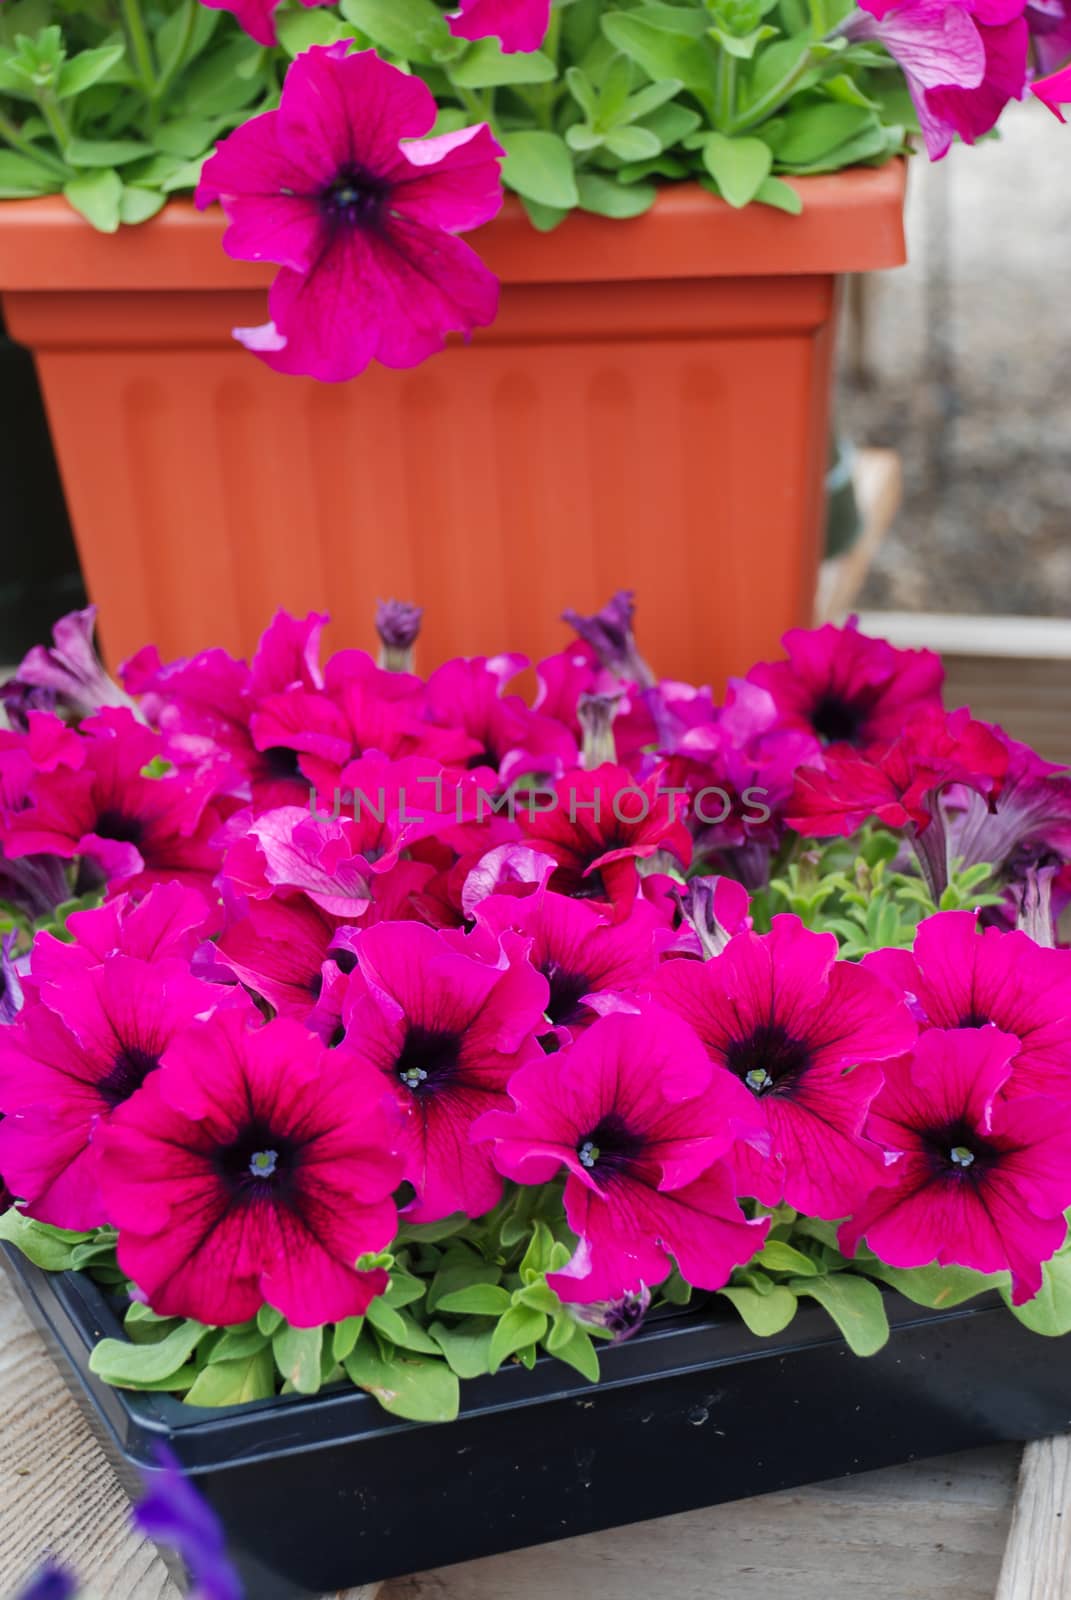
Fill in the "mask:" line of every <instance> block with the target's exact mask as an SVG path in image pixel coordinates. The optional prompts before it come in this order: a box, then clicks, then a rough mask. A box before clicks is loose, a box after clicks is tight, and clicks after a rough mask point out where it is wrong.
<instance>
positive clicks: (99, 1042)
mask: <svg viewBox="0 0 1071 1600" xmlns="http://www.w3.org/2000/svg"><path fill="white" fill-rule="evenodd" d="M72 948H73V947H70V946H64V947H63V951H64V952H66V951H68V950H70V949H72ZM45 953H46V957H47V955H48V952H47V950H46V952H45ZM64 969H65V970H64ZM35 976H36V973H35ZM41 976H42V978H46V977H47V981H44V982H42V984H41V991H40V997H39V998H34V999H32V1000H31V1001H30V1003H29V1004H28V1005H27V1006H25V1007H24V1009H23V1010H22V1011H21V1012H20V1013H19V1015H18V1017H17V1018H16V1020H15V1022H14V1024H13V1025H12V1026H11V1027H9V1028H0V1111H2V1112H3V1113H4V1119H3V1121H2V1122H0V1171H3V1174H4V1177H5V1178H6V1179H7V1182H8V1184H9V1186H10V1187H11V1189H12V1190H13V1191H14V1192H15V1193H16V1194H17V1195H18V1196H19V1197H20V1198H21V1199H23V1200H25V1201H26V1211H27V1213H28V1215H30V1216H32V1217H37V1218H39V1219H40V1220H41V1221H42V1222H51V1223H54V1224H55V1225H56V1226H57V1227H60V1228H77V1229H81V1228H94V1227H97V1226H99V1225H100V1224H101V1223H103V1222H105V1221H106V1220H107V1213H106V1210H105V1207H104V1202H103V1199H102V1196H101V1192H100V1144H99V1139H98V1134H99V1132H100V1130H101V1129H102V1128H103V1127H105V1126H106V1125H107V1123H108V1121H109V1120H110V1118H111V1117H112V1116H113V1115H114V1114H115V1113H116V1112H117V1111H118V1110H119V1108H120V1107H122V1106H124V1105H126V1104H127V1103H128V1102H129V1101H130V1100H131V1099H134V1098H136V1097H137V1096H138V1095H139V1094H140V1093H141V1091H142V1089H143V1087H144V1085H145V1084H146V1083H147V1082H148V1081H149V1079H150V1078H151V1077H153V1076H154V1075H155V1074H156V1072H157V1071H158V1070H159V1066H160V1061H161V1059H162V1057H163V1054H164V1051H165V1050H166V1049H167V1047H168V1045H169V1044H170V1043H171V1042H172V1040H173V1039H175V1038H176V1037H177V1035H178V1034H180V1033H181V1032H182V1031H183V1029H184V1028H187V1027H188V1026H189V1025H190V1024H191V1023H192V1022H193V1021H194V1020H195V1018H196V1017H197V1016H199V1015H201V1014H204V1013H206V1012H209V1011H211V1010H212V1009H213V1007H214V1006H216V1005H217V1004H218V1002H219V1001H220V1000H221V999H223V998H226V996H227V991H226V990H224V989H220V988H219V987H218V986H215V985H211V984H206V983H201V982H200V981H199V980H198V979H196V978H193V977H191V976H190V973H189V969H188V967H187V965H186V963H185V962H184V961H182V960H176V959H173V958H168V959H163V960H158V961H155V962H151V963H150V962H148V961H141V960H138V959H137V958H136V957H133V956H128V955H123V954H121V953H117V954H113V955H108V956H105V957H104V959H103V960H102V961H100V962H99V964H93V965H84V964H82V963H81V961H80V959H79V956H78V954H77V952H76V953H75V955H74V959H73V960H71V959H69V958H68V959H67V960H66V961H63V960H62V959H58V958H57V957H51V958H49V960H48V962H47V964H46V965H45V966H44V968H43V971H42V974H41Z"/></svg>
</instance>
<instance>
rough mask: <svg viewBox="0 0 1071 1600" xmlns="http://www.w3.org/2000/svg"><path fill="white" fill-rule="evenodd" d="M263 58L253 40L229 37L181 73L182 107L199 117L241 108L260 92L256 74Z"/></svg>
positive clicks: (223, 113)
mask: <svg viewBox="0 0 1071 1600" xmlns="http://www.w3.org/2000/svg"><path fill="white" fill-rule="evenodd" d="M264 58H265V52H264V50H263V48H262V47H261V46H260V45H258V44H257V43H256V42H255V41H254V40H252V39H246V38H240V39H231V40H229V41H228V42H227V44H225V45H223V46H221V47H220V48H218V49H215V50H213V51H212V52H211V53H210V54H209V55H207V56H205V58H204V60H203V61H199V62H198V63H197V65H196V66H195V67H193V68H191V69H190V71H188V72H187V73H185V74H184V76H183V80H182V82H183V89H182V109H183V110H184V111H186V112H188V113H189V114H190V115H191V116H200V117H216V116H225V115H226V114H227V113H229V112H234V111H242V110H244V109H245V107H246V106H248V105H249V104H250V102H251V101H253V100H255V99H256V98H257V96H258V95H260V94H262V93H263V92H264V88H265V84H264V83H263V81H262V80H261V78H260V76H259V73H258V68H259V67H260V65H261V63H262V62H263V61H264Z"/></svg>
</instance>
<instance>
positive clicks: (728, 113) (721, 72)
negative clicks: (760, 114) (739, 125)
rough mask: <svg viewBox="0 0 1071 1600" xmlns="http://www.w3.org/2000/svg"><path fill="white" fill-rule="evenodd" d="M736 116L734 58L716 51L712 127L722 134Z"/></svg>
mask: <svg viewBox="0 0 1071 1600" xmlns="http://www.w3.org/2000/svg"><path fill="white" fill-rule="evenodd" d="M735 114H736V57H735V56H732V55H730V54H729V52H728V50H726V49H725V48H724V47H720V48H719V50H718V70H717V76H716V77H715V80H714V126H715V127H716V128H719V129H721V130H722V131H723V132H724V131H725V130H726V129H728V128H731V127H732V125H733V118H734V116H735Z"/></svg>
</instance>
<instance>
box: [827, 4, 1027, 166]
mask: <svg viewBox="0 0 1071 1600" xmlns="http://www.w3.org/2000/svg"><path fill="white" fill-rule="evenodd" d="M861 3H862V5H863V11H862V12H855V13H853V15H852V16H851V17H849V18H848V19H847V21H846V22H845V23H844V24H842V26H841V28H840V30H839V31H840V32H841V33H842V34H843V35H844V36H845V37H846V38H848V39H849V40H852V41H856V40H867V39H874V40H877V41H878V43H880V44H883V45H884V46H885V48H886V49H887V50H888V52H889V54H890V55H891V56H892V57H893V58H894V59H895V60H896V61H897V63H898V64H899V66H900V67H901V69H902V70H903V73H904V77H905V78H906V79H907V86H908V89H909V90H910V92H911V98H912V100H913V102H914V105H915V110H916V112H917V114H918V119H919V126H920V127H921V129H922V133H923V137H924V139H925V141H926V150H927V153H928V154H929V156H930V159H931V160H932V161H937V160H939V159H940V158H941V157H942V156H943V155H945V154H946V153H947V151H948V149H949V147H950V145H951V144H952V142H953V140H954V139H955V138H956V137H957V135H958V136H959V138H961V139H962V140H964V142H965V143H966V144H973V143H974V142H975V140H976V139H980V138H981V137H982V135H983V134H985V133H988V132H989V130H990V129H991V128H992V127H994V126H995V124H996V122H997V120H998V118H999V117H1000V115H1001V113H1002V111H1003V110H1004V107H1005V106H1006V105H1007V104H1008V101H1009V100H1021V99H1022V97H1023V94H1024V92H1025V89H1026V82H1027V46H1028V32H1027V25H1026V22H1025V20H1024V18H1023V15H1022V12H1023V4H1024V0H899V3H898V0H861ZM868 13H869V14H868Z"/></svg>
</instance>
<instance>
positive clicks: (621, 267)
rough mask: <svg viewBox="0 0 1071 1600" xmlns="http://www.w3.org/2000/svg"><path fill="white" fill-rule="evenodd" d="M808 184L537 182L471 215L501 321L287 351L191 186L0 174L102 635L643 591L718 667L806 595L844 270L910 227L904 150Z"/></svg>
mask: <svg viewBox="0 0 1071 1600" xmlns="http://www.w3.org/2000/svg"><path fill="white" fill-rule="evenodd" d="M798 188H799V190H800V193H801V194H802V196H803V199H804V211H803V215H802V216H800V217H798V218H793V217H789V216H786V215H784V214H783V213H781V212H776V211H773V210H770V209H768V208H766V207H763V206H751V207H748V208H747V209H746V210H744V211H733V210H731V209H730V208H729V207H728V206H727V205H725V204H724V203H723V202H721V201H719V200H716V199H715V198H713V197H712V196H711V195H710V194H708V193H707V192H706V191H705V190H702V189H700V188H698V187H692V186H689V185H684V186H679V187H674V188H670V189H667V190H666V191H665V193H664V194H663V195H662V196H661V197H660V198H659V201H658V203H657V205H656V206H655V207H654V209H653V210H652V211H651V212H650V213H649V214H648V215H647V216H645V217H643V218H640V219H638V220H635V221H631V222H615V221H609V220H606V219H602V218H596V217H592V216H586V215H575V216H573V217H571V218H570V219H569V220H568V221H567V222H566V223H565V224H564V225H563V226H562V227H561V228H559V229H558V230H557V231H556V232H554V233H551V234H538V233H536V232H535V231H534V230H533V229H532V228H531V227H530V225H529V224H528V222H527V220H526V219H525V217H524V215H523V213H522V212H521V210H520V208H519V206H517V205H516V204H515V203H511V204H509V205H507V207H506V209H505V211H504V212H503V214H502V216H501V217H500V218H498V219H497V220H496V221H495V222H494V223H492V224H491V225H490V226H489V227H488V228H486V229H484V230H483V231H482V233H481V234H478V235H473V236H471V238H472V241H473V242H474V243H475V245H476V247H477V249H479V250H480V251H481V253H482V254H483V256H484V258H485V259H486V261H487V262H488V264H489V265H490V266H491V267H492V268H493V269H494V270H495V271H496V272H497V273H498V274H499V276H500V277H501V278H502V280H503V294H502V308H501V313H500V315H499V318H498V321H497V322H496V323H495V325H494V326H493V327H492V328H490V329H488V330H486V331H485V332H483V333H481V334H480V335H478V336H477V337H476V338H475V339H474V340H473V342H472V344H471V345H469V346H465V345H462V344H456V345H452V346H451V348H449V349H448V350H447V351H446V352H445V353H444V354H443V355H441V356H438V357H436V358H434V359H433V360H432V361H430V362H428V363H427V364H425V365H424V366H422V367H419V368H417V369H415V370H413V371H410V372H390V371H387V370H385V369H383V368H380V367H375V368H372V369H370V370H369V371H368V372H367V373H366V374H364V376H362V377H360V378H358V379H356V380H354V381H353V382H352V383H348V384H342V385H322V384H318V383H315V382H313V381H311V380H305V379H297V378H288V377H282V376H279V375H277V374H275V373H273V372H271V371H269V370H268V369H267V368H266V367H263V366H262V365H260V364H259V363H258V362H257V361H256V360H255V358H253V357H252V356H250V355H248V354H247V353H245V352H244V351H243V350H241V349H240V348H239V347H238V346H237V345H236V344H235V343H234V342H233V341H232V339H231V337H230V330H231V328H232V327H235V326H240V325H249V324H253V323H257V322H261V321H263V320H264V319H265V289H266V286H267V284H268V283H269V282H270V280H271V277H272V275H273V272H274V269H273V268H271V267H265V266H263V265H254V264H250V263H243V262H234V261H230V260H229V259H228V258H227V257H226V256H225V255H224V254H223V252H222V251H221V249H220V247H219V241H220V235H221V233H222V230H223V219H222V217H221V216H220V215H219V214H218V213H217V214H212V213H210V214H207V215H199V214H198V213H197V212H195V211H194V210H193V208H192V206H191V205H189V204H188V203H185V202H183V203H175V204H172V205H169V206H168V207H167V208H166V210H165V211H164V212H162V213H161V214H160V216H159V217H157V218H155V219H154V220H153V221H152V222H149V223H146V224H144V225H143V226H141V227H138V228H129V229H123V230H121V231H120V233H119V234H117V235H113V236H110V237H108V236H103V235H101V234H98V233H94V232H93V231H91V230H90V229H89V228H88V227H87V226H86V225H85V223H83V222H82V221H81V219H80V218H78V217H77V216H76V215H75V213H74V212H73V211H71V210H70V209H69V207H68V206H67V205H66V204H65V202H63V201H61V200H58V199H55V200H53V199H45V200H27V201H13V202H8V203H5V204H4V205H3V206H0V290H2V291H3V307H4V315H5V317H6V319H7V323H8V327H9V330H10V332H11V334H12V336H13V337H14V338H15V339H17V340H19V341H21V342H22V343H24V344H26V345H28V346H29V347H30V349H31V350H32V351H33V352H34V354H35V357H36V359H37V364H38V370H39V374H40V378H41V383H42V387H43V390H44V395H45V402H46V405H47V409H48V413H49V417H50V420H51V426H52V431H53V437H54V442H55V446H56V452H57V456H58V459H59V464H60V471H61V473H62V477H63V482H64V486H65V488H66V492H67V497H68V503H69V507H70V512H71V517H72V521H73V524H74V528H75V534H76V538H77V541H78V547H79V551H80V555H81V559H82V564H83V569H84V572H85V576H86V582H87V587H88V589H89V592H90V595H91V597H92V598H93V599H94V600H95V601H96V602H97V603H98V605H99V606H100V610H101V626H102V635H103V640H104V644H105V647H106V649H107V652H108V654H109V656H110V658H111V659H112V660H113V661H115V660H119V659H121V658H122V657H124V656H125V655H127V654H129V653H130V652H131V651H133V650H134V649H136V648H137V647H138V646H139V645H141V644H142V643H143V642H144V641H145V640H147V639H154V640H155V641H156V642H157V643H158V644H159V646H160V649H161V652H162V653H163V655H164V656H165V658H166V657H169V656H172V655H176V654H187V653H189V652H191V651H194V650H197V649H200V648H203V647H205V646H208V645H211V644H222V645H225V646H226V647H227V648H228V649H231V650H234V651H238V652H247V651H248V650H249V648H250V646H251V645H252V643H253V641H254V640H255V639H256V636H257V634H258V633H259V632H260V630H261V629H262V628H263V626H264V625H265V623H266V622H267V620H268V618H269V617H270V615H271V613H272V612H273V610H274V609H275V608H276V607H277V606H278V605H280V604H285V605H286V606H287V607H289V609H291V610H292V611H298V612H300V611H302V610H304V609H306V608H317V609H322V610H329V611H330V612H331V613H332V616H333V617H334V623H335V625H334V629H333V639H332V641H331V642H332V643H334V644H336V645H338V644H343V643H345V644H364V645H371V644H372V643H373V635H372V627H371V612H372V608H373V603H374V601H375V599H376V597H377V596H384V597H386V596H395V597H398V598H401V599H407V600H415V601H419V602H421V603H423V604H424V605H425V606H426V607H427V615H426V625H425V632H424V635H423V638H422V641H421V657H420V665H421V666H422V667H424V668H428V667H430V666H432V665H434V664H435V663H436V662H437V661H439V660H442V659H443V658H444V657H445V656H448V655H452V654H465V655H475V654H478V653H494V652H496V651H499V650H502V649H504V648H506V647H507V646H509V647H510V648H514V649H518V648H519V649H523V650H525V651H527V652H528V653H529V654H530V655H532V656H539V655H541V654H545V653H547V652H548V651H551V650H554V649H558V648H560V647H561V645H562V644H563V643H564V642H565V640H566V638H567V631H566V629H565V628H564V626H563V625H562V624H561V623H560V621H558V616H559V613H560V612H561V610H562V608H563V607H564V606H567V605H571V606H575V607H577V608H578V609H580V610H588V609H593V608H595V607H597V606H598V605H600V604H601V603H602V602H603V601H604V600H605V599H606V598H607V596H608V595H609V594H610V593H611V592H612V591H613V590H614V589H616V588H620V587H630V588H634V589H635V590H636V591H637V593H638V595H639V597H640V602H641V607H642V611H641V642H642V645H643V649H644V652H645V654H646V655H647V656H648V658H649V659H650V660H651V661H652V663H653V664H654V666H655V667H656V669H657V670H658V671H659V672H660V673H662V674H667V675H669V676H672V677H675V678H684V679H688V680H690V681H692V682H714V683H715V684H721V683H722V682H723V681H724V679H725V677H726V676H727V675H728V674H730V673H732V672H737V671H741V670H743V669H745V668H746V667H747V666H748V665H749V663H750V662H751V661H752V660H754V659H756V658H759V657H763V656H768V655H770V654H771V653H772V652H776V649H777V644H778V640H779V638H780V635H781V634H782V633H783V631H784V630H785V628H786V627H789V626H791V625H792V624H794V623H799V622H804V621H807V620H809V618H810V614H811V608H812V604H813V596H814V587H815V577H816V573H817V567H818V561H819V553H820V533H821V527H822V516H823V479H824V476H825V470H826V458H827V453H828V448H829V435H828V422H829V399H830V387H831V360H832V344H833V328H834V313H835V299H836V296H835V289H836V278H837V275H838V274H840V273H844V272H858V271H864V270H867V269H870V268H876V267H891V266H896V265H898V264H900V263H901V262H902V261H903V259H904V240H903V228H902V204H903V191H904V169H903V165H902V164H901V163H900V162H895V163H893V164H891V165H889V166H886V167H884V168H881V169H877V170H870V169H860V170H856V171H850V172H845V173H839V174H837V175H835V176H832V177H820V178H807V179H803V180H801V181H800V182H799V184H798Z"/></svg>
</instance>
